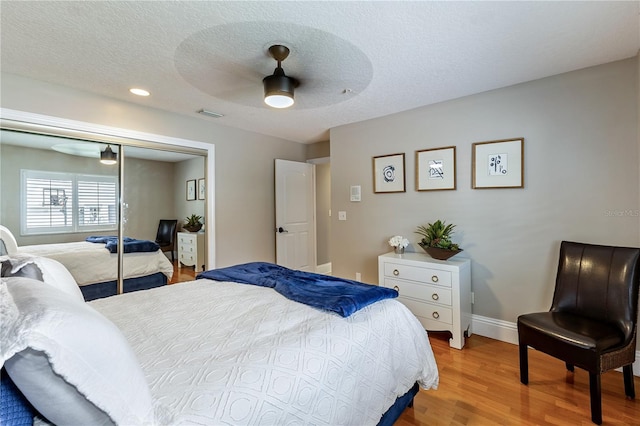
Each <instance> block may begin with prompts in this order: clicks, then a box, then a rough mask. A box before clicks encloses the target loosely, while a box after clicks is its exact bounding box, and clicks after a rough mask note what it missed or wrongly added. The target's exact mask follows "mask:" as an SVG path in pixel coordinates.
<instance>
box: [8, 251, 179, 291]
mask: <svg viewBox="0 0 640 426" xmlns="http://www.w3.org/2000/svg"><path fill="white" fill-rule="evenodd" d="M18 253H23V254H29V255H32V256H43V257H48V258H51V259H55V260H57V261H58V262H60V263H62V264H63V265H64V266H66V268H67V269H68V270H69V272H71V275H73V278H74V279H75V280H76V282H77V283H78V285H80V286H83V285H87V284H94V283H101V282H105V281H113V280H116V279H117V278H118V255H117V254H116V253H109V250H107V249H106V248H105V245H104V244H96V243H89V242H86V241H78V242H73V243H60V244H41V245H32V246H21V247H19V248H18ZM123 269H124V278H136V277H142V276H146V275H151V274H155V273H157V272H161V273H163V274H164V275H166V276H167V278H168V279H171V277H172V275H173V265H172V264H171V262H170V261H169V259H167V257H166V256H165V255H164V253H162V251H160V250H158V251H156V252H147V253H126V254H125V255H124V267H123Z"/></svg>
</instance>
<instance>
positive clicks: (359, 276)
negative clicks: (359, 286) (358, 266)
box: [356, 272, 362, 281]
mask: <svg viewBox="0 0 640 426" xmlns="http://www.w3.org/2000/svg"><path fill="white" fill-rule="evenodd" d="M356 281H362V275H360V272H356Z"/></svg>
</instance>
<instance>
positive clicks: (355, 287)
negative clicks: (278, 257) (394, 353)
mask: <svg viewBox="0 0 640 426" xmlns="http://www.w3.org/2000/svg"><path fill="white" fill-rule="evenodd" d="M197 278H209V279H212V280H216V281H233V282H237V283H242V284H253V285H257V286H261V287H270V288H273V289H274V290H275V291H277V292H278V293H280V294H282V295H283V296H284V297H286V298H287V299H291V300H294V301H296V302H300V303H304V304H305V305H309V306H313V307H314V308H319V309H323V310H326V311H331V312H336V313H338V314H340V315H341V316H343V317H348V316H349V315H351V314H352V313H354V312H356V311H357V310H359V309H362V308H364V307H365V306H367V305H370V304H372V303H374V302H377V301H378V300H383V299H391V298H394V297H397V296H398V292H397V291H395V290H393V289H390V288H386V287H378V286H375V285H369V284H364V283H361V282H358V281H350V280H345V279H341V278H336V277H332V276H329V275H321V274H313V273H310V272H302V271H296V270H293V269H288V268H285V267H283V266H278V265H274V264H272V263H265V262H252V263H245V264H243V265H236V266H230V267H228V268H220V269H212V270H210V271H205V272H202V273H200V274H198V276H197Z"/></svg>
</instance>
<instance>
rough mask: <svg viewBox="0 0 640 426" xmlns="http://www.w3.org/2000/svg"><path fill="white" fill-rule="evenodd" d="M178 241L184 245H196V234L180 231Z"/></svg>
mask: <svg viewBox="0 0 640 426" xmlns="http://www.w3.org/2000/svg"><path fill="white" fill-rule="evenodd" d="M178 243H179V244H182V245H183V246H187V245H190V246H195V245H196V236H195V235H189V234H184V233H179V234H178Z"/></svg>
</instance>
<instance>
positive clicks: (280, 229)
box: [278, 226, 289, 234]
mask: <svg viewBox="0 0 640 426" xmlns="http://www.w3.org/2000/svg"><path fill="white" fill-rule="evenodd" d="M278 232H279V233H281V234H282V233H283V232H289V231H287V230H286V229H284V228H283V227H282V226H281V227H279V228H278Z"/></svg>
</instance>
